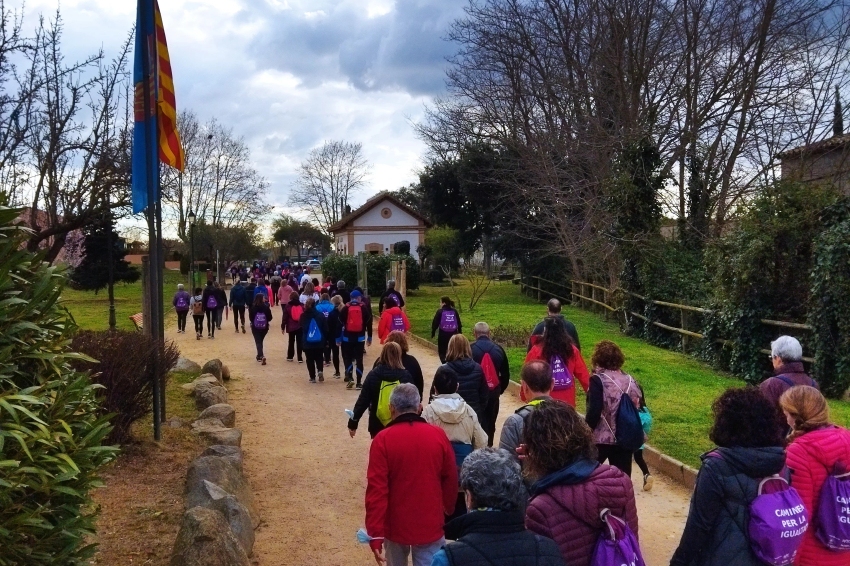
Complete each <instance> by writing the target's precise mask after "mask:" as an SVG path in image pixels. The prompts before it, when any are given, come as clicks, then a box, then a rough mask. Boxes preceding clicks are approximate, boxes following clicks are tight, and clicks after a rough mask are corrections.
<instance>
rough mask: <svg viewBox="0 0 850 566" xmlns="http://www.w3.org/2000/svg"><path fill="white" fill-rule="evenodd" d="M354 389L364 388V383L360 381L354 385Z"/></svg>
mask: <svg viewBox="0 0 850 566" xmlns="http://www.w3.org/2000/svg"><path fill="white" fill-rule="evenodd" d="M354 389H357V390H360V389H363V384H362V383H358V384H357V385H355V386H354Z"/></svg>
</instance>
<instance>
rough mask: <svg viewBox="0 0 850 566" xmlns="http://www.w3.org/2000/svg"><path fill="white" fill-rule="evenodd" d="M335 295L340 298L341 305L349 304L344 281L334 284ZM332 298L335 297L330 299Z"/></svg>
mask: <svg viewBox="0 0 850 566" xmlns="http://www.w3.org/2000/svg"><path fill="white" fill-rule="evenodd" d="M336 294H337V295H339V296H340V297H341V298H342V304H344V305H347V304H348V303H349V302H351V293H350V292H349V291H348V289H346V287H345V281H343V280H342V279H340V280H339V281H337V282H336ZM334 296H336V295H331V297H334Z"/></svg>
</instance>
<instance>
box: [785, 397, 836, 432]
mask: <svg viewBox="0 0 850 566" xmlns="http://www.w3.org/2000/svg"><path fill="white" fill-rule="evenodd" d="M779 406H780V407H782V410H783V411H785V412H786V413H788V414H789V415H791V418H793V419H794V428H793V429H792V430H791V434H789V435H788V438H790V439H791V440H794V439H795V438H797V437H798V436H802V435H804V434H806V433H807V432H811V431H813V430H817V429H819V428H823V427H825V426H827V425H829V405H827V403H826V399H824V397H823V395H822V394H821V392H820V391H818V390H817V389H815V388H814V387H809V386H808V385H798V386H796V387H792V388H790V389H788V390H787V391H786V392H785V393H783V394H782V397H780V398H779Z"/></svg>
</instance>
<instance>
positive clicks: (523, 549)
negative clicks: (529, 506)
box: [431, 448, 564, 566]
mask: <svg viewBox="0 0 850 566" xmlns="http://www.w3.org/2000/svg"><path fill="white" fill-rule="evenodd" d="M460 488H461V489H462V490H463V492H464V494H465V496H466V504H467V507H468V508H469V509H478V511H475V512H472V513H467V514H465V515H461V516H460V517H458V518H457V519H454V520H452V521H450V522H449V523H448V524H447V525H446V538H447V539H449V540H454V541H455V542H450V543H449V544H447V545H446V546H444V547H443V549H442V550H440V551H439V552H437V554H435V555H434V559H433V561H432V562H431V564H432V566H470V565H481V566H490V565H492V564H512V565H514V566H563V564H564V559H563V558H562V556H561V551H560V549H559V548H558V545H557V544H555V541H553V540H552V539H549V538H546V537H544V536H540V535H538V534H534V533H532V532H531V531H529V530H527V529H526V528H525V504H526V501H527V499H528V494H527V493H526V490H525V485H524V484H523V481H522V475H521V474H520V468H519V465H518V464H517V463H516V462H515V461H514V460H513V459H511V457H510V455H508V453H507V452H504V451H500V450H496V449H493V448H482V449H480V450H476V451H475V452H473V453H472V454H470V455H469V456H467V457H466V459H465V460H464V461H463V468H462V469H461V471H460Z"/></svg>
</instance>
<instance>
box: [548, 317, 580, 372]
mask: <svg viewBox="0 0 850 566" xmlns="http://www.w3.org/2000/svg"><path fill="white" fill-rule="evenodd" d="M553 356H560V357H561V359H562V360H563V361H564V363H567V362H569V361H570V359H572V357H573V341H572V338H570V335H569V334H567V329H566V328H565V327H564V324H563V323H562V322H561V321H560V319H558V318H555V317H554V316H549V317H546V320H545V321H544V323H543V359H544V360H546V361H549V360H550V359H551V358H552V357H553Z"/></svg>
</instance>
